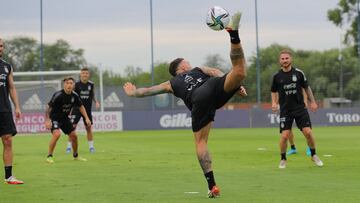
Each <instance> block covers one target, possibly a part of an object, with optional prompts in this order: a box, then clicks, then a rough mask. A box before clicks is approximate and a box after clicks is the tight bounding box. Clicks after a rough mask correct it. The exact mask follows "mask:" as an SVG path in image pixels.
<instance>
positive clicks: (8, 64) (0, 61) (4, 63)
mask: <svg viewBox="0 0 360 203" xmlns="http://www.w3.org/2000/svg"><path fill="white" fill-rule="evenodd" d="M0 64H1V65H2V66H4V67H7V68H8V69H9V68H10V69H11V64H10V63H8V62H7V61H5V60H4V59H2V58H0Z"/></svg>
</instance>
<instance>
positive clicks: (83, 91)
mask: <svg viewBox="0 0 360 203" xmlns="http://www.w3.org/2000/svg"><path fill="white" fill-rule="evenodd" d="M89 78H90V71H89V69H88V68H86V67H84V68H82V69H81V70H80V81H77V82H76V83H75V92H76V93H77V94H78V95H79V96H80V99H81V101H82V103H83V105H84V107H85V109H86V114H87V115H88V117H89V119H90V121H91V125H90V126H87V125H86V123H85V118H84V117H83V116H81V113H80V111H79V108H77V107H75V108H74V109H73V110H72V111H71V119H72V121H73V125H74V128H75V129H76V126H77V124H78V122H79V120H80V118H81V117H82V119H83V122H84V124H85V126H86V136H87V140H88V144H89V151H90V152H91V153H93V152H95V147H94V139H93V133H92V124H93V120H92V113H91V107H92V102H93V101H94V102H95V105H96V109H98V108H99V107H100V103H99V102H98V101H97V100H96V98H95V90H94V83H93V82H91V81H90V80H89ZM66 152H67V153H70V152H71V140H70V137H69V141H68V144H67V147H66Z"/></svg>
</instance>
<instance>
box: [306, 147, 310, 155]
mask: <svg viewBox="0 0 360 203" xmlns="http://www.w3.org/2000/svg"><path fill="white" fill-rule="evenodd" d="M306 156H311V151H310V147H307V148H306Z"/></svg>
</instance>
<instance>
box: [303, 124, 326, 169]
mask: <svg viewBox="0 0 360 203" xmlns="http://www.w3.org/2000/svg"><path fill="white" fill-rule="evenodd" d="M302 133H303V134H304V136H305V138H306V141H307V144H308V146H309V147H310V155H311V160H312V161H313V162H314V163H315V165H317V166H323V165H324V163H323V162H322V161H321V160H320V158H319V157H318V155H316V149H315V139H314V136H313V134H312V130H311V128H310V127H305V128H303V129H302Z"/></svg>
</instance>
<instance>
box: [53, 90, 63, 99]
mask: <svg viewBox="0 0 360 203" xmlns="http://www.w3.org/2000/svg"><path fill="white" fill-rule="evenodd" d="M63 93H64V92H63V91H62V90H59V91H56V92H55V93H54V94H53V98H54V99H56V98H58V97H61V96H62V95H63Z"/></svg>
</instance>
